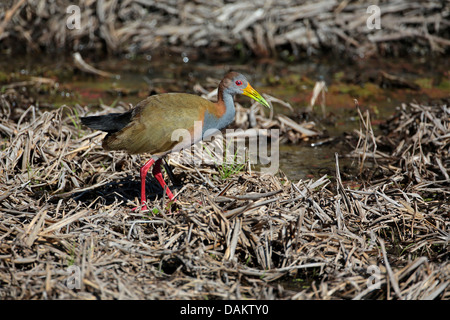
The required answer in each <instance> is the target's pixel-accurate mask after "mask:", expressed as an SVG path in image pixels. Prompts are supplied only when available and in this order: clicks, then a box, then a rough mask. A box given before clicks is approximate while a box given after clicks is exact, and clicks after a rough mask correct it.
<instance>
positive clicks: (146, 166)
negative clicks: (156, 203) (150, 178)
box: [133, 158, 155, 211]
mask: <svg viewBox="0 0 450 320" xmlns="http://www.w3.org/2000/svg"><path fill="white" fill-rule="evenodd" d="M154 163H155V159H153V158H151V159H150V160H148V161H147V162H146V163H145V164H144V165H143V166H142V167H141V170H140V173H141V207H142V208H141V209H142V210H144V211H148V208H147V206H146V205H145V201H146V200H147V197H146V196H145V178H146V177H147V172H148V170H149V169H150V168H151V166H152V165H153V164H154ZM136 209H137V208H134V209H133V211H134V210H136Z"/></svg>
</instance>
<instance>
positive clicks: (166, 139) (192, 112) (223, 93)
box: [80, 71, 270, 211]
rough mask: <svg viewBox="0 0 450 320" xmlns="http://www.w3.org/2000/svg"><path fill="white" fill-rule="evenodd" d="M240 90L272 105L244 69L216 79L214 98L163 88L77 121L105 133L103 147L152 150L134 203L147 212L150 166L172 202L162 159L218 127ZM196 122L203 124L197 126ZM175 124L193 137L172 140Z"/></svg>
mask: <svg viewBox="0 0 450 320" xmlns="http://www.w3.org/2000/svg"><path fill="white" fill-rule="evenodd" d="M238 94H243V95H246V96H248V97H250V98H252V99H254V100H255V101H257V102H259V103H261V104H262V105H263V106H265V107H267V108H270V105H269V103H268V102H267V101H266V100H265V99H264V98H263V97H262V96H261V95H260V94H259V93H258V92H257V91H256V90H255V89H253V87H252V86H251V85H250V83H249V81H248V80H247V78H246V77H245V76H244V75H243V74H241V73H238V72H234V71H231V72H228V73H227V74H225V76H224V78H223V79H222V81H220V83H219V86H218V89H217V101H216V102H211V101H210V100H207V99H204V98H202V97H200V96H198V95H195V94H188V93H162V94H156V95H151V96H149V97H147V98H146V99H144V100H143V101H141V102H139V103H138V104H137V105H136V106H135V107H134V108H132V109H130V110H128V111H126V112H124V113H110V114H106V115H100V116H88V117H81V118H80V120H81V123H82V124H83V125H85V126H87V127H89V128H91V129H95V130H100V131H104V132H107V135H106V136H105V138H104V139H103V142H102V147H103V148H104V149H105V150H125V151H126V152H127V153H129V154H142V153H150V154H151V158H150V159H149V160H148V161H147V162H145V164H144V165H143V166H142V167H141V168H140V178H141V205H140V207H137V208H141V210H143V211H148V208H147V205H146V194H145V179H146V176H147V173H148V171H149V170H150V168H151V167H153V169H152V173H153V176H154V177H155V178H156V180H157V181H158V182H159V184H160V185H161V187H162V188H163V190H165V192H166V194H167V196H168V198H169V200H170V201H176V199H175V197H174V195H173V193H172V192H171V191H170V189H169V188H168V186H167V184H166V183H165V181H164V179H163V176H162V173H161V161H162V159H163V158H164V157H165V156H166V155H168V154H169V153H171V152H176V151H180V150H181V149H183V148H186V147H189V146H191V145H192V144H195V143H197V142H199V141H200V140H203V139H205V138H206V137H207V136H208V134H209V133H211V132H213V131H214V130H221V129H223V128H225V127H227V126H228V125H229V124H231V123H232V122H233V121H234V117H235V113H236V109H235V105H234V97H235V96H236V95H238ZM196 122H197V123H201V126H200V127H198V126H197V129H196V128H195V123H196ZM198 128H200V129H198ZM178 129H183V130H188V132H189V133H191V134H192V133H193V135H191V136H192V138H191V140H190V141H184V140H183V141H182V142H180V141H176V139H172V133H173V132H174V131H175V130H178ZM194 130H201V132H194ZM173 140H175V141H173ZM137 208H134V209H133V210H136V209H137Z"/></svg>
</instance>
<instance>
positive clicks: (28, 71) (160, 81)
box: [0, 54, 450, 180]
mask: <svg viewBox="0 0 450 320" xmlns="http://www.w3.org/2000/svg"><path fill="white" fill-rule="evenodd" d="M43 59H44V60H41V61H40V62H36V60H35V59H33V58H30V57H22V58H21V57H17V58H15V59H14V61H11V58H8V57H3V59H1V60H2V61H1V62H0V68H1V71H2V75H3V78H4V77H7V78H8V77H9V78H8V79H7V80H6V81H9V82H14V81H19V80H22V79H27V77H31V76H38V77H44V78H51V79H54V80H55V81H56V82H57V83H58V85H57V88H58V89H57V90H56V91H51V90H49V92H47V93H45V92H44V93H42V92H41V93H39V94H37V97H36V99H37V103H39V102H41V103H42V102H46V103H52V104H54V105H62V104H67V105H68V106H70V105H74V104H75V103H78V104H80V105H89V106H91V107H92V108H95V107H96V106H98V104H99V103H104V104H108V105H110V104H113V103H116V102H117V101H119V100H121V101H124V102H125V103H132V104H136V103H137V102H139V101H140V100H142V99H144V98H145V97H146V96H148V95H149V94H150V93H155V92H156V93H161V92H191V93H192V92H193V89H192V88H193V86H194V85H195V84H196V83H200V84H202V85H204V84H205V83H206V82H207V80H208V78H215V79H220V78H221V77H222V76H223V75H224V74H225V73H226V72H227V71H229V70H230V69H233V70H236V71H240V72H242V73H244V74H246V75H247V76H248V78H249V80H250V82H251V83H252V86H253V87H254V88H256V89H257V90H258V91H259V92H260V93H268V94H271V95H273V96H275V97H277V98H279V99H281V100H284V101H287V102H289V103H290V104H291V105H292V107H293V108H294V112H293V113H292V112H291V111H289V110H288V109H286V108H285V107H282V106H277V105H276V106H275V112H280V113H284V114H287V115H288V116H295V115H298V114H301V113H302V112H303V111H304V109H305V107H306V106H307V105H308V104H309V99H310V97H311V93H312V90H313V86H314V83H315V82H316V81H318V80H325V81H326V83H327V86H328V92H327V93H326V101H325V106H326V107H325V108H326V118H325V119H323V120H322V121H321V120H320V119H321V116H322V111H321V108H320V106H316V107H315V109H314V110H315V111H316V113H317V115H318V117H315V119H316V121H320V123H317V125H318V127H319V129H321V130H324V131H325V132H326V133H327V134H328V135H329V136H330V137H338V136H340V135H342V134H343V133H344V132H350V131H352V130H354V129H358V128H359V121H358V117H357V112H356V109H355V106H354V102H353V101H354V99H355V98H357V99H358V101H359V104H360V106H361V109H363V110H365V109H369V110H370V113H371V119H372V124H373V126H374V128H375V130H376V129H377V125H378V124H379V123H380V122H382V121H383V120H385V119H386V118H388V117H389V116H391V115H392V114H393V113H394V112H395V108H396V107H397V106H399V105H400V103H402V102H410V101H413V100H416V101H418V102H428V101H430V100H431V101H432V100H433V99H439V98H444V97H447V98H448V97H450V71H449V70H450V63H449V61H448V59H431V58H430V59H426V58H422V59H417V60H413V59H408V60H406V59H404V60H398V59H384V60H367V61H365V60H359V61H354V62H351V63H349V62H343V61H339V60H336V59H322V60H314V59H311V60H309V61H304V62H295V63H294V62H293V63H287V62H282V61H275V60H264V61H262V60H259V61H246V62H245V63H242V62H231V63H224V62H221V63H214V62H212V61H209V62H206V63H205V62H200V61H194V60H193V59H189V57H187V56H186V55H183V54H180V55H179V56H177V55H171V56H168V57H166V58H165V59H164V60H163V59H161V58H156V57H151V56H144V57H140V58H134V59H116V58H114V59H113V58H110V59H108V60H99V61H95V60H92V59H86V62H88V63H89V64H91V65H94V66H95V67H96V68H98V69H101V70H104V71H108V72H111V73H114V74H116V75H117V77H116V78H113V79H106V78H100V77H97V76H93V75H88V74H85V73H83V72H81V71H79V70H76V69H74V67H73V66H72V62H71V60H70V59H68V58H64V59H63V58H61V59H55V58H43ZM380 71H383V72H386V73H388V74H390V75H394V76H395V77H398V78H399V79H400V80H401V81H403V82H404V83H406V84H413V85H417V86H420V87H419V88H417V87H416V88H398V87H396V86H398V84H396V83H385V82H383V81H382V80H380ZM2 83H3V84H4V83H5V79H3V81H2ZM404 83H403V84H404ZM401 85H402V83H400V86H401ZM247 100H248V98H246V97H243V98H239V101H240V102H242V103H243V104H244V105H248V101H247ZM317 119H319V120H317ZM312 142H314V141H307V142H302V143H300V144H299V145H282V146H281V147H280V167H281V170H282V171H283V172H284V173H286V174H287V176H288V177H289V178H291V179H293V180H298V179H304V178H310V177H316V178H317V177H320V176H322V175H324V174H328V175H333V174H334V172H335V153H339V154H344V153H346V152H347V151H348V150H347V149H348V146H344V145H341V144H339V143H327V144H323V145H321V146H317V147H312V146H311V143H312ZM340 163H341V165H342V166H344V167H345V168H347V169H348V170H350V171H351V170H352V168H355V164H353V161H352V160H351V159H342V161H341V162H340Z"/></svg>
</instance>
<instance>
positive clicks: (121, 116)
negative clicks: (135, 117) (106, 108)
mask: <svg viewBox="0 0 450 320" xmlns="http://www.w3.org/2000/svg"><path fill="white" fill-rule="evenodd" d="M131 116H132V113H131V112H130V111H128V112H125V113H110V114H107V115H104V116H91V117H83V118H80V120H81V123H82V124H84V125H85V126H87V127H89V128H91V129H95V130H101V131H105V132H108V133H114V132H117V131H120V130H122V129H123V128H124V127H126V126H127V125H128V123H129V122H130V120H131Z"/></svg>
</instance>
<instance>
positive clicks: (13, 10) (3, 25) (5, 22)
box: [0, 0, 26, 39]
mask: <svg viewBox="0 0 450 320" xmlns="http://www.w3.org/2000/svg"><path fill="white" fill-rule="evenodd" d="M25 1H26V0H19V1H18V2H17V3H16V4H15V5H14V7H12V8H11V9H10V10H8V11H7V12H6V13H5V19H3V21H2V23H1V24H0V39H1V38H2V35H3V32H4V31H5V28H6V26H7V25H8V23H9V20H11V19H12V17H13V16H14V14H15V13H16V11H17V10H18V9H19V8H20V7H21V6H22V5H23V3H24V2H25Z"/></svg>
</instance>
